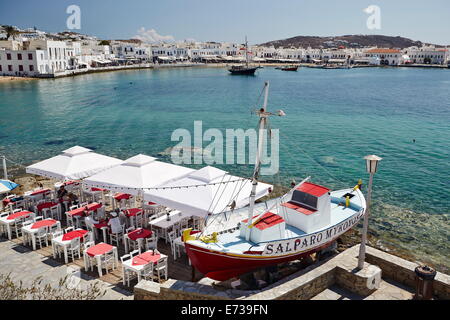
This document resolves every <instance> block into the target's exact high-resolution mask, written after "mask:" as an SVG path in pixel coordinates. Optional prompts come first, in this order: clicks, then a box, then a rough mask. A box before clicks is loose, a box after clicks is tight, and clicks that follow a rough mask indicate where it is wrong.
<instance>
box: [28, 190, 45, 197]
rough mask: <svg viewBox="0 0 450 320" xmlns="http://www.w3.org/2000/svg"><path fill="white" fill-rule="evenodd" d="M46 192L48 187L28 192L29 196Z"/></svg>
mask: <svg viewBox="0 0 450 320" xmlns="http://www.w3.org/2000/svg"><path fill="white" fill-rule="evenodd" d="M48 192H50V189H40V190H36V191H33V192H32V193H31V194H29V196H35V195H38V194H42V193H48Z"/></svg>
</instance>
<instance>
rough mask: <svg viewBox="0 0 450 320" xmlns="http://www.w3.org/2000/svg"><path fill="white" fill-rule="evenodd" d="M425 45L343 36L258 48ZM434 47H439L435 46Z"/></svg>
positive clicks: (397, 39)
mask: <svg viewBox="0 0 450 320" xmlns="http://www.w3.org/2000/svg"><path fill="white" fill-rule="evenodd" d="M423 44H425V43H422V42H421V41H414V40H411V39H408V38H403V37H400V36H398V37H390V36H382V35H345V36H336V37H308V36H297V37H292V38H288V39H284V40H275V41H269V42H266V43H262V44H260V46H269V47H270V46H274V47H275V48H278V47H284V48H290V47H294V48H299V47H302V48H307V47H311V48H314V49H321V48H338V47H340V46H344V47H346V48H362V47H372V46H377V47H380V48H398V49H403V48H407V47H411V46H419V47H420V46H422V45H423ZM436 47H439V46H438V45H436Z"/></svg>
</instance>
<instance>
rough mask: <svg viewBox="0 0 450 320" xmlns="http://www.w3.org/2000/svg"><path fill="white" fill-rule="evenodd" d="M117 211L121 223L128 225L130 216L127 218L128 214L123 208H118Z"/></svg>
mask: <svg viewBox="0 0 450 320" xmlns="http://www.w3.org/2000/svg"><path fill="white" fill-rule="evenodd" d="M115 211H116V213H117V214H118V215H119V219H120V224H121V225H123V226H126V225H127V222H128V218H127V215H126V214H125V212H123V210H120V209H116V210H115Z"/></svg>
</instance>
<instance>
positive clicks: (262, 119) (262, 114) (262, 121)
mask: <svg viewBox="0 0 450 320" xmlns="http://www.w3.org/2000/svg"><path fill="white" fill-rule="evenodd" d="M264 86H265V92H264V104H263V107H262V108H261V109H260V110H259V111H258V115H259V132H258V150H257V152H256V160H255V170H254V171H253V178H252V191H251V193H250V206H249V209H248V219H247V232H246V234H245V239H246V240H247V241H248V240H249V239H250V233H251V230H252V229H251V226H252V224H253V221H252V220H253V210H254V207H255V196H256V187H257V185H258V180H257V179H258V176H259V169H260V167H261V157H262V150H263V143H264V130H265V129H266V127H267V117H268V116H269V114H268V113H267V112H266V109H267V98H268V95H269V81H266V82H265V84H264Z"/></svg>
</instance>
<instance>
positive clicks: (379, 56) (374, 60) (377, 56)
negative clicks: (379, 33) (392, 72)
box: [366, 48, 403, 66]
mask: <svg viewBox="0 0 450 320" xmlns="http://www.w3.org/2000/svg"><path fill="white" fill-rule="evenodd" d="M366 58H367V59H369V62H370V64H374V65H389V66H398V65H400V64H403V54H402V53H401V52H400V50H397V49H382V48H375V49H370V50H367V51H366Z"/></svg>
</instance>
